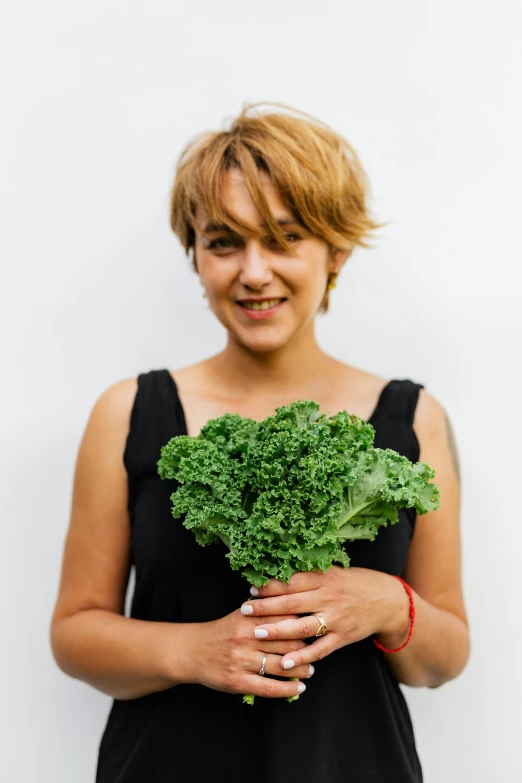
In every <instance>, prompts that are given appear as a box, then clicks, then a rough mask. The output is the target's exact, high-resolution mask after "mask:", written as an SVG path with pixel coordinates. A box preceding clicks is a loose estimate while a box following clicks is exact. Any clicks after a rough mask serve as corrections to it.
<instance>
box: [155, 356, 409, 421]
mask: <svg viewBox="0 0 522 783" xmlns="http://www.w3.org/2000/svg"><path fill="white" fill-rule="evenodd" d="M163 372H164V373H165V375H167V376H168V379H169V382H170V386H171V388H172V391H173V392H174V396H175V398H176V401H177V405H178V410H179V413H180V418H181V424H182V434H183V435H187V433H188V428H187V417H186V416H185V409H184V407H183V403H182V402H181V397H180V396H179V391H178V385H177V383H176V381H175V379H174V377H173V375H172V373H171V372H170V370H168V369H167V368H164V369H163ZM395 381H396V379H395V378H391V380H389V381H388V382H387V383H386V384H385V385H384V386H383V387H382V389H381V391H380V393H379V397H378V399H377V403H376V405H375V407H374V409H373V412H372V414H371V416H370V418H369V419H365V420H364V421H365V423H366V424H371V423H372V421H373V419H375V417H376V416H377V414H378V413H379V411H380V409H381V406H382V403H383V401H384V397H385V395H386V392H387V391H388V388H389V387H390V386H391V384H392V383H395Z"/></svg>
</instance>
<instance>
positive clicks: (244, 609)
mask: <svg viewBox="0 0 522 783" xmlns="http://www.w3.org/2000/svg"><path fill="white" fill-rule="evenodd" d="M241 614H254V607H253V606H250V604H243V606H242V607H241Z"/></svg>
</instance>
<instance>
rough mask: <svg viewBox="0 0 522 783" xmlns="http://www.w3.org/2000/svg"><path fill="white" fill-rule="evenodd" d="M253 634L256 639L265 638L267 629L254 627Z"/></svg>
mask: <svg viewBox="0 0 522 783" xmlns="http://www.w3.org/2000/svg"><path fill="white" fill-rule="evenodd" d="M254 636H255V637H256V639H266V637H267V636H268V631H267V630H266V629H265V628H256V630H255V631H254Z"/></svg>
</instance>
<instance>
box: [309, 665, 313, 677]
mask: <svg viewBox="0 0 522 783" xmlns="http://www.w3.org/2000/svg"><path fill="white" fill-rule="evenodd" d="M309 666H310V671H309V674H308V676H309V677H311V676H312V674H313V673H314V672H315V669H314V667H313V666H312V664H309Z"/></svg>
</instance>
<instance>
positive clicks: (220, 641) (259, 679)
mask: <svg viewBox="0 0 522 783" xmlns="http://www.w3.org/2000/svg"><path fill="white" fill-rule="evenodd" d="M287 619H289V620H290V619H298V616H297V615H288V616H284V617H283V616H281V615H278V616H277V617H248V616H245V615H242V614H241V612H240V610H239V609H237V610H236V611H234V612H232V613H231V614H229V615H226V616H225V617H222V618H220V619H219V620H212V621H210V622H207V623H198V624H197V625H195V626H194V627H193V634H191V636H192V638H191V643H190V645H189V647H190V649H189V651H188V655H189V658H190V664H189V667H188V671H187V676H188V681H189V682H193V683H198V684H200V685H205V686H206V687H207V688H213V689H214V690H218V691H226V692H228V693H241V694H245V693H251V694H253V695H254V696H264V697H265V698H270V699H284V698H287V697H288V696H295V695H296V694H297V693H302V692H303V690H304V688H305V687H306V686H304V683H301V682H296V681H293V680H276V679H274V678H273V676H271V675H278V676H281V674H282V670H281V663H280V661H281V658H282V656H283V655H285V654H286V653H289V652H295V651H296V650H300V649H302V648H303V647H305V646H306V644H305V642H303V640H302V639H295V640H285V641H265V640H263V639H256V638H255V636H254V630H255V627H256V625H260V624H263V625H266V623H270V622H280V621H281V620H287ZM265 655H266V656H267V660H266V663H265V674H264V675H260V674H259V670H260V669H261V665H262V663H263V658H264V656H265ZM313 671H314V670H313V666H311V665H310V664H305V665H304V666H297V667H296V668H294V669H292V672H291V676H292V677H297V678H299V679H300V680H301V679H306V678H308V677H310V676H311V675H312V674H313ZM185 682H187V680H185ZM299 686H301V687H300V688H299ZM303 686H304V687H303Z"/></svg>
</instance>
